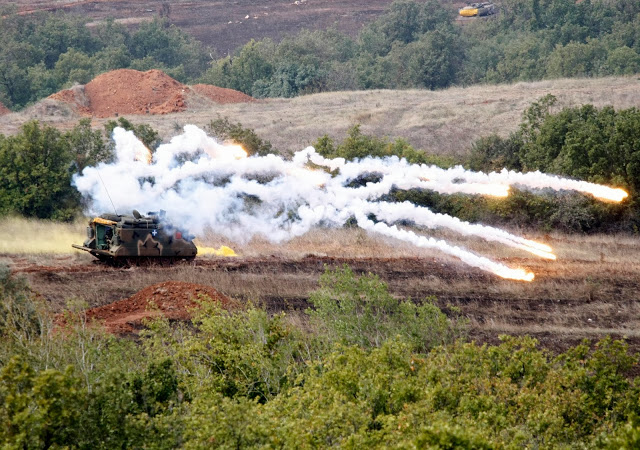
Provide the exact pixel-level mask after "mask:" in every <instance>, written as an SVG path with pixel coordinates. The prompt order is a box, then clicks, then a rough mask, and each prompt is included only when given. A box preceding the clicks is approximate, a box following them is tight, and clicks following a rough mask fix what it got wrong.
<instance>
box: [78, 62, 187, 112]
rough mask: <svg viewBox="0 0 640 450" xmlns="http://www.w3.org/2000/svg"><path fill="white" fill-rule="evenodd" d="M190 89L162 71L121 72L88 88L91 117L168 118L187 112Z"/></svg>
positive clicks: (90, 83)
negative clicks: (136, 116) (187, 98)
mask: <svg viewBox="0 0 640 450" xmlns="http://www.w3.org/2000/svg"><path fill="white" fill-rule="evenodd" d="M188 89H189V88H188V87H187V86H185V85H184V84H182V83H180V82H178V81H176V80H174V79H173V78H171V77H170V76H169V75H167V74H165V73H164V72H162V71H160V70H149V71H147V72H140V71H137V70H132V69H119V70H113V71H111V72H107V73H103V74H102V75H98V76H97V77H95V78H94V79H93V80H91V81H90V82H89V83H87V84H86V85H85V87H84V93H85V95H86V96H87V98H88V100H89V108H90V109H91V113H92V114H93V115H95V116H97V117H111V116H114V115H116V114H167V113H172V112H180V111H184V110H185V109H186V105H185V98H184V97H185V93H186V92H187V91H188Z"/></svg>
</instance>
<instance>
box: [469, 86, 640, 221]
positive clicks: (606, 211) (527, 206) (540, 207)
mask: <svg viewBox="0 0 640 450" xmlns="http://www.w3.org/2000/svg"><path fill="white" fill-rule="evenodd" d="M555 102H556V99H555V97H554V96H552V95H547V96H545V97H543V98H541V99H540V100H539V101H537V102H535V103H533V104H532V105H531V107H529V108H528V109H527V110H526V111H525V112H524V115H523V121H522V123H521V125H520V129H519V130H518V131H517V132H514V133H512V134H511V135H510V136H509V137H507V138H501V137H499V136H495V135H494V136H488V137H485V138H482V139H480V140H478V141H477V142H476V143H475V145H474V147H473V149H472V154H471V157H470V162H469V165H470V166H471V168H473V169H476V170H482V171H492V170H502V168H508V169H513V170H523V171H533V170H540V171H541V172H545V173H554V174H558V175H565V176H569V177H574V178H577V179H581V180H586V181H591V182H594V183H604V184H611V185H615V186H619V187H622V188H624V189H626V190H627V191H629V193H630V198H629V199H628V200H625V201H624V202H623V203H622V204H603V203H601V202H598V201H595V200H592V199H589V198H587V197H584V196H577V195H569V194H562V193H561V194H553V195H552V194H548V195H545V196H541V197H538V198H536V197H534V196H533V195H531V194H530V193H526V192H519V193H517V194H516V195H515V196H512V197H511V198H509V199H507V200H506V202H504V204H503V205H502V206H498V205H496V207H498V208H501V209H502V211H501V213H499V214H506V216H505V217H508V215H509V214H512V213H514V212H516V211H520V213H519V214H520V217H521V220H523V221H525V222H528V223H530V224H536V225H543V226H547V227H554V228H564V229H568V230H581V231H588V230H593V229H603V228H612V227H615V228H624V229H627V230H630V231H635V232H637V231H638V230H639V229H640V222H639V221H638V218H639V217H640V214H639V211H640V210H639V208H640V206H639V205H638V204H637V201H636V200H635V199H636V198H637V195H638V193H639V192H640V184H639V183H640V110H638V109H637V108H630V109H626V110H620V111H615V110H614V109H613V108H612V107H604V108H601V109H598V108H595V107H594V106H593V105H583V106H580V107H573V108H564V109H562V110H561V111H558V112H556V113H553V112H552V109H553V105H554V104H555ZM489 203H491V202H489ZM495 211H498V209H495Z"/></svg>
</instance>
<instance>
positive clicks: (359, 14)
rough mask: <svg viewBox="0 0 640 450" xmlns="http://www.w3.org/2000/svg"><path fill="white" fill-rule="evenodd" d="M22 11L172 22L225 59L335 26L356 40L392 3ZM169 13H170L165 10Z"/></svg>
mask: <svg viewBox="0 0 640 450" xmlns="http://www.w3.org/2000/svg"><path fill="white" fill-rule="evenodd" d="M14 3H15V4H16V5H18V8H19V11H20V12H21V13H23V14H29V13H33V12H36V11H64V12H67V13H70V14H75V15H79V16H83V17H88V18H90V19H91V20H92V21H91V22H90V24H89V26H92V25H96V24H98V23H100V22H102V21H104V20H105V19H107V18H114V19H115V20H116V22H118V23H121V24H123V25H127V26H132V27H133V26H136V25H138V24H140V23H141V22H144V21H148V20H151V19H152V18H153V16H155V15H164V16H165V17H168V18H169V20H170V22H171V23H172V24H173V25H176V26H177V27H179V28H181V29H182V30H184V31H185V32H187V33H188V34H190V35H191V36H193V37H194V38H196V39H197V40H199V41H201V42H203V43H204V44H205V45H207V46H211V47H213V48H214V49H216V50H217V51H218V52H220V53H221V54H227V53H228V52H229V51H231V50H234V49H235V48H236V47H238V46H241V45H244V44H245V43H247V42H248V41H250V40H251V39H261V38H265V37H268V38H271V39H274V40H278V39H280V38H282V37H283V36H284V35H286V34H289V33H296V32H298V31H300V30H301V29H303V28H306V29H312V30H319V29H325V28H328V27H330V26H335V27H336V28H337V29H338V30H340V31H342V32H344V33H347V34H351V35H355V34H356V33H357V32H358V30H359V29H360V28H361V27H362V25H364V24H365V23H368V22H370V21H372V20H374V19H375V18H376V17H377V16H379V15H380V14H381V13H383V12H384V11H385V9H386V8H387V7H388V6H389V5H390V4H391V3H392V0H371V1H367V2H353V1H348V0H300V1H293V0H266V1H261V2H259V3H256V2H254V1H251V0H238V1H233V2H228V1H221V0H217V1H206V0H195V1H187V0H178V1H172V2H170V3H169V2H165V3H166V4H167V5H170V6H169V8H168V9H163V2H159V1H154V0H131V1H127V2H123V1H120V0H76V1H74V0H64V1H56V0H17V1H16V2H14ZM165 8H166V7H165Z"/></svg>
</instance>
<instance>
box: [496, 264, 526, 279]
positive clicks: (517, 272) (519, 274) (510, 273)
mask: <svg viewBox="0 0 640 450" xmlns="http://www.w3.org/2000/svg"><path fill="white" fill-rule="evenodd" d="M493 273H495V274H496V275H498V276H499V277H502V278H506V279H508V280H516V281H533V279H534V278H535V275H534V274H533V272H527V271H526V270H524V269H510V268H508V267H506V268H504V269H498V270H496V271H494V272H493Z"/></svg>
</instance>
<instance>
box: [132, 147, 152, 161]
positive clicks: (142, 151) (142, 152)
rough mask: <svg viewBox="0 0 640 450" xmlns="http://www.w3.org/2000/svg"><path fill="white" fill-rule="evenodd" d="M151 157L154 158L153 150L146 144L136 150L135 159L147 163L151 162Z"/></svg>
mask: <svg viewBox="0 0 640 450" xmlns="http://www.w3.org/2000/svg"><path fill="white" fill-rule="evenodd" d="M151 159H152V155H151V150H149V149H148V148H147V147H145V146H144V145H141V146H139V147H138V150H136V156H135V160H136V161H140V162H143V163H145V164H151Z"/></svg>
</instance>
